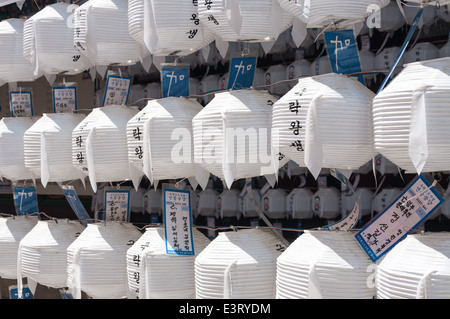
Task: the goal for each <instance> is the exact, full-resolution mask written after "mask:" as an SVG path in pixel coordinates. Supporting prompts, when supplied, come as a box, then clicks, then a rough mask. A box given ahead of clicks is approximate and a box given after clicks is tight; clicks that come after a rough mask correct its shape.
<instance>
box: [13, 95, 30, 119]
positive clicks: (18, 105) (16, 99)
mask: <svg viewBox="0 0 450 319" xmlns="http://www.w3.org/2000/svg"><path fill="white" fill-rule="evenodd" d="M9 104H10V108H11V114H12V116H18V117H19V116H33V96H32V94H31V91H10V92H9Z"/></svg>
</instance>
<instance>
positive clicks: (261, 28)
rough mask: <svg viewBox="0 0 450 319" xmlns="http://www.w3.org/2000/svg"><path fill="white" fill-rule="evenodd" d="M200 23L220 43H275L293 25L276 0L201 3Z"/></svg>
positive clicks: (199, 7)
mask: <svg viewBox="0 0 450 319" xmlns="http://www.w3.org/2000/svg"><path fill="white" fill-rule="evenodd" d="M198 14H199V17H200V20H201V22H202V24H204V25H205V27H207V28H209V29H211V30H212V31H213V32H214V34H215V35H216V36H218V37H219V38H220V39H221V40H223V41H254V42H262V41H275V40H276V39H277V38H278V36H279V35H280V33H281V32H283V31H285V30H286V29H287V28H289V26H290V25H291V24H292V19H293V15H292V14H291V13H290V12H286V11H284V10H283V9H282V8H281V7H280V5H279V4H278V3H277V1H272V0H263V1H257V2H255V1H248V0H245V1H243V0H239V1H234V2H233V3H229V2H227V1H224V0H220V1H214V2H212V3H209V2H204V1H200V2H199V3H198Z"/></svg>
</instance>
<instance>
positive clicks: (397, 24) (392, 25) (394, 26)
mask: <svg viewBox="0 0 450 319" xmlns="http://www.w3.org/2000/svg"><path fill="white" fill-rule="evenodd" d="M372 9H375V11H377V10H376V7H373V8H372ZM375 17H376V18H375V19H374V20H375V21H373V26H372V27H374V28H376V29H377V30H378V31H380V32H394V31H397V30H398V29H400V28H401V27H402V26H404V25H405V24H406V21H405V18H404V16H403V14H402V12H401V11H400V8H399V6H398V3H397V2H396V1H389V3H388V5H387V6H385V7H383V8H381V10H380V11H379V16H378V13H377V12H375Z"/></svg>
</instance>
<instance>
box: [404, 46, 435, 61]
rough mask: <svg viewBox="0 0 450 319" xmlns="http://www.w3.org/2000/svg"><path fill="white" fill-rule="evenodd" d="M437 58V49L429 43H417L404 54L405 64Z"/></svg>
mask: <svg viewBox="0 0 450 319" xmlns="http://www.w3.org/2000/svg"><path fill="white" fill-rule="evenodd" d="M436 58H439V49H438V48H437V47H436V46H435V45H434V44H432V43H430V42H423V43H417V44H416V45H415V46H414V47H412V48H411V49H409V50H408V51H407V52H406V53H405V63H411V62H417V61H425V60H432V59H436Z"/></svg>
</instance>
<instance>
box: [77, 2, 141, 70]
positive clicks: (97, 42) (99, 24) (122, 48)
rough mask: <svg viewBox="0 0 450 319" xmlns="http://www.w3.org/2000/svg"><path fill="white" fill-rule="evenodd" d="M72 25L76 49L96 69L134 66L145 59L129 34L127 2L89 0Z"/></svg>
mask: <svg viewBox="0 0 450 319" xmlns="http://www.w3.org/2000/svg"><path fill="white" fill-rule="evenodd" d="M73 24H74V30H73V32H74V33H73V45H74V46H75V47H76V48H77V49H78V51H79V52H80V54H81V55H82V56H84V57H86V58H88V59H89V61H91V63H93V64H95V65H96V66H108V65H110V64H114V65H133V64H135V63H136V62H138V61H140V60H141V59H142V58H143V57H144V56H145V54H144V50H143V48H142V46H141V45H140V44H139V43H138V42H137V41H136V40H135V39H133V38H132V37H131V35H130V33H129V31H128V1H127V0H89V1H87V2H85V3H84V4H82V5H81V6H80V7H78V8H77V9H76V10H75V12H74V22H73Z"/></svg>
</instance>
